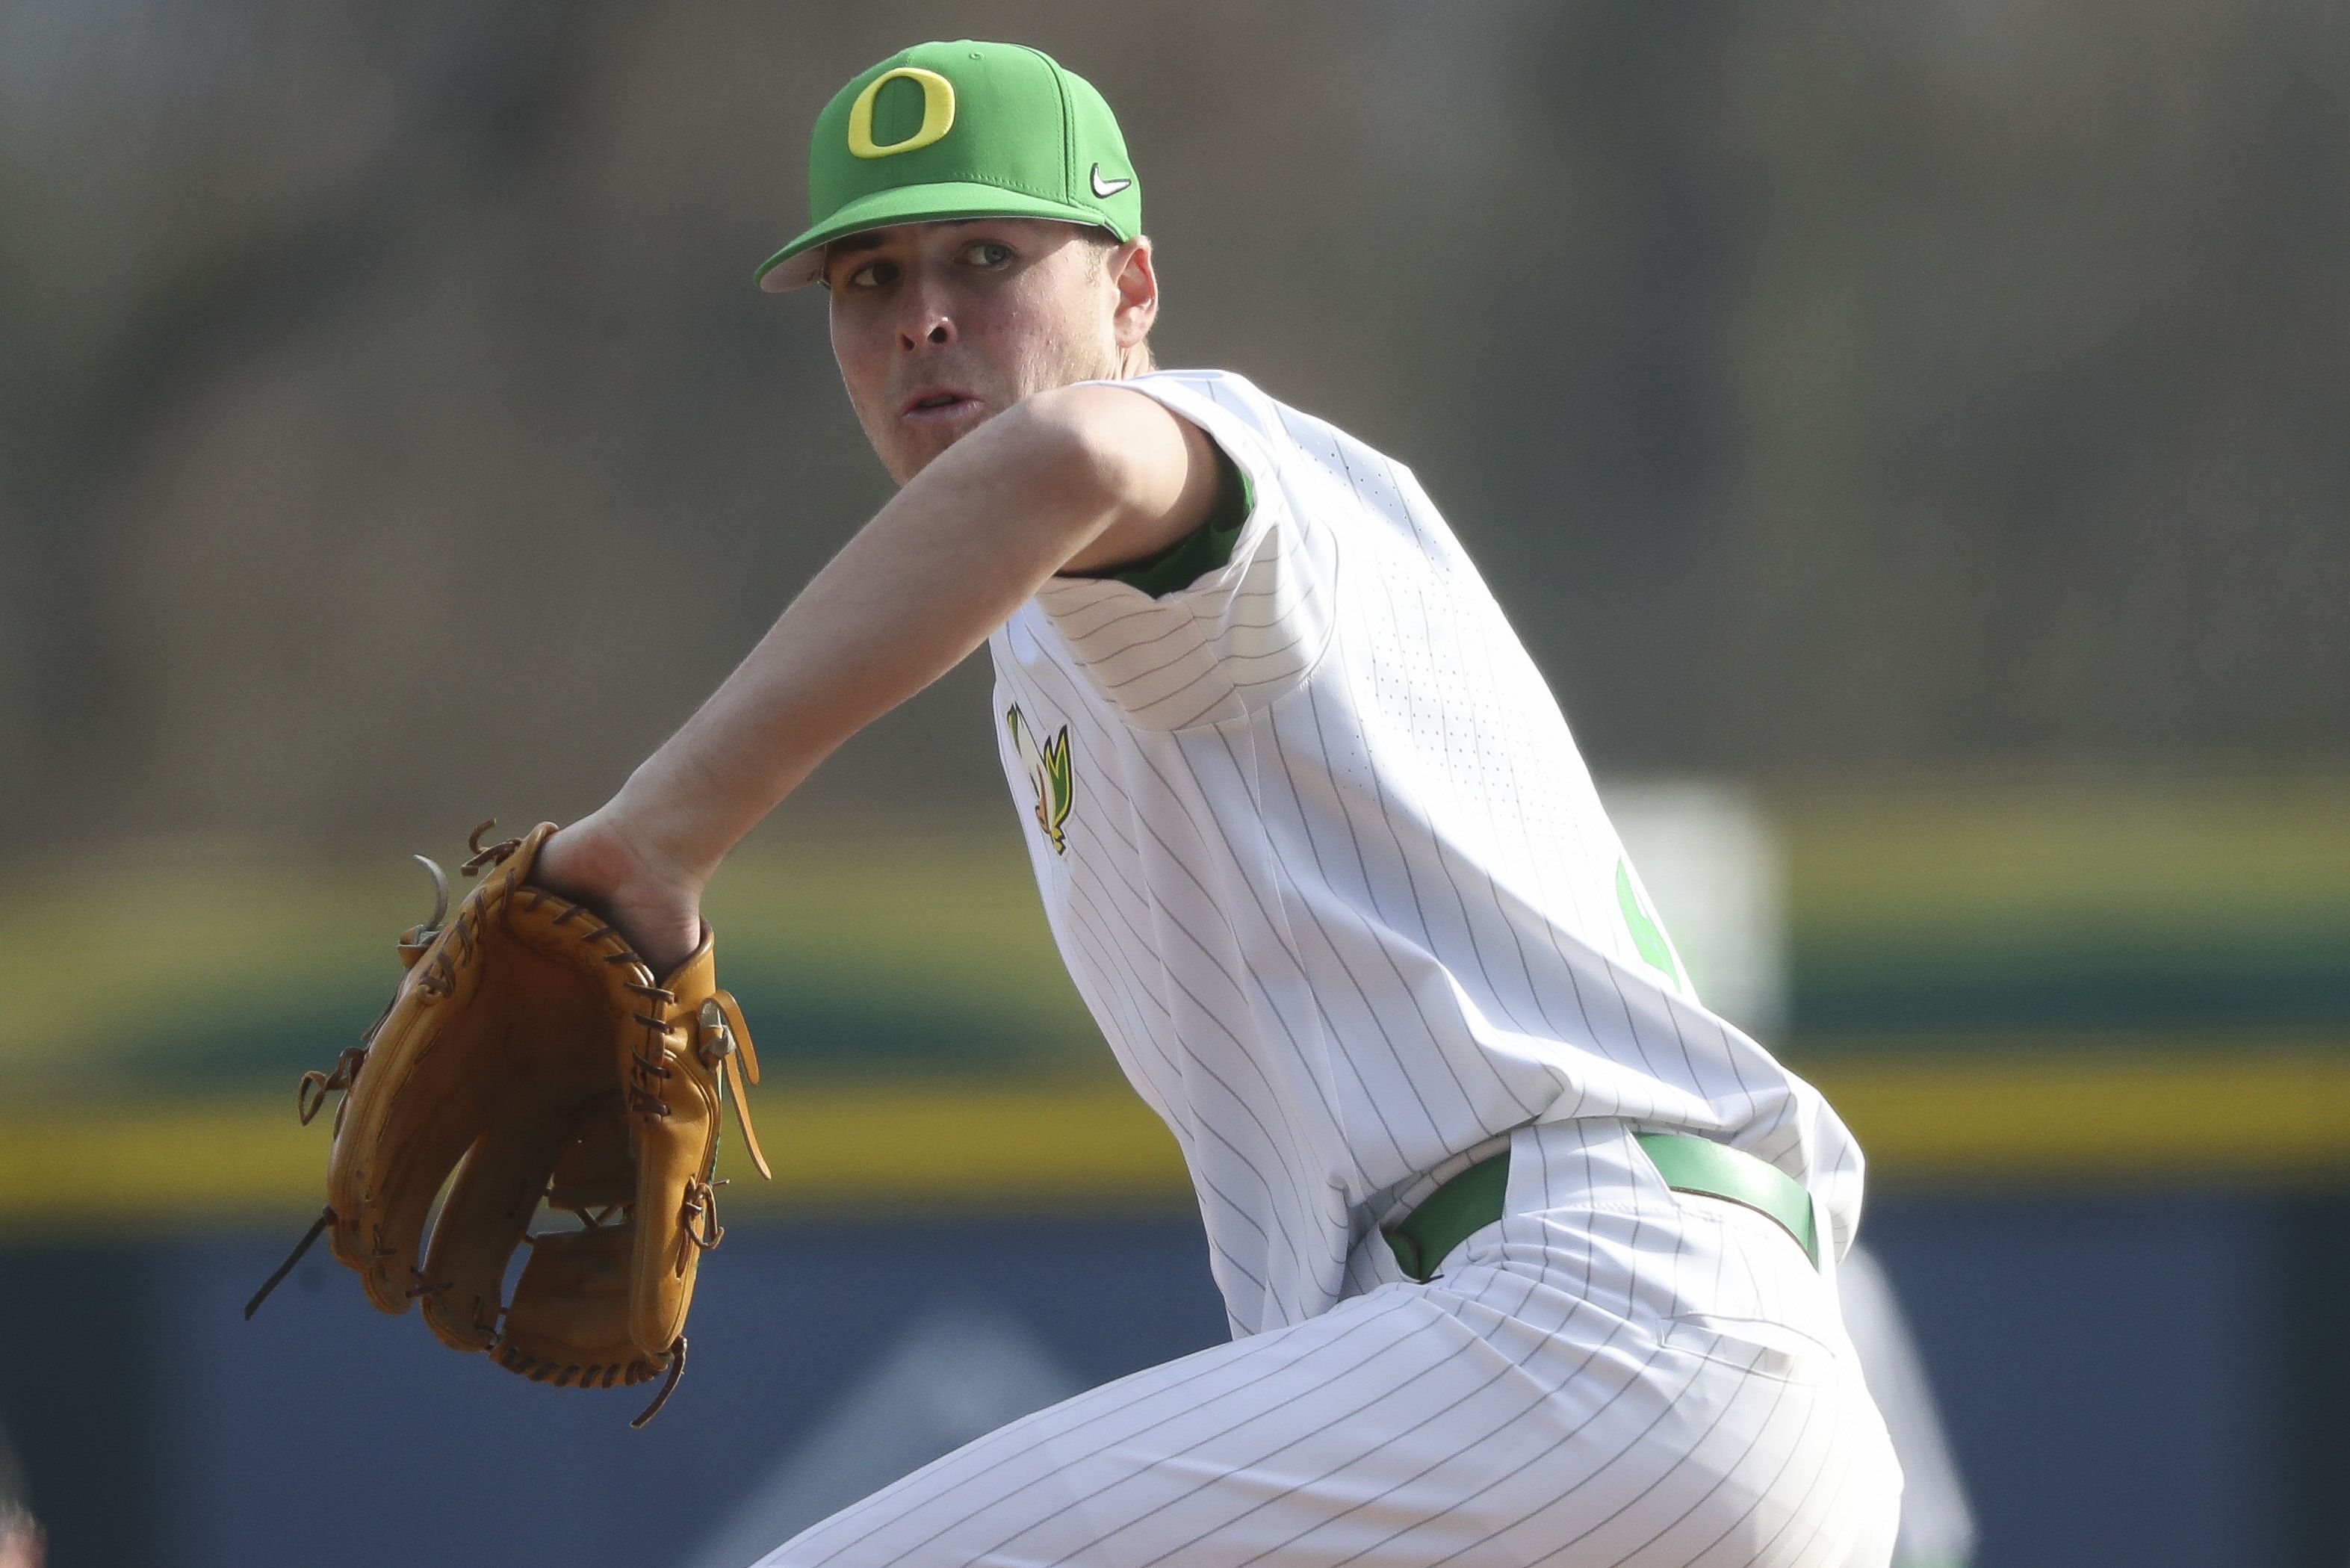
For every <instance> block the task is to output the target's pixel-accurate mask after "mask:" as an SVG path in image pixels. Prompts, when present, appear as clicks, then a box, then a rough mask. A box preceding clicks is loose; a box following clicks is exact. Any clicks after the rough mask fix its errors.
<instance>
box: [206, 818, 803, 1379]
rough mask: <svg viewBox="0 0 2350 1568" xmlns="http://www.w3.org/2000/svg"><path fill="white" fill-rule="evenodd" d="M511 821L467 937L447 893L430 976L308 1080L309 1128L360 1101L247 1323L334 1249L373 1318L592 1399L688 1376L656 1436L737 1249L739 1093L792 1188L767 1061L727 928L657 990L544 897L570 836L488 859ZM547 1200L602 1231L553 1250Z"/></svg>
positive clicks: (753, 1142) (611, 939)
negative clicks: (721, 973)
mask: <svg viewBox="0 0 2350 1568" xmlns="http://www.w3.org/2000/svg"><path fill="white" fill-rule="evenodd" d="M488 826H491V825H490V824H487V823H484V825H483V827H482V828H476V829H475V830H474V834H473V840H472V843H471V847H472V848H473V850H474V855H473V859H471V860H469V861H468V862H466V864H465V866H464V867H463V869H464V872H465V874H466V875H467V876H473V875H475V874H479V875H480V876H481V877H482V885H481V886H480V887H478V888H474V889H473V892H472V893H471V894H470V895H468V896H467V898H465V900H464V902H463V904H461V905H459V906H458V909H457V914H456V918H455V919H452V920H450V921H448V922H447V923H446V924H445V925H444V924H442V921H441V916H442V911H443V909H445V907H446V901H445V898H444V900H443V902H442V908H441V909H435V910H434V912H433V919H432V922H431V923H429V924H427V925H424V926H420V927H416V928H413V929H411V930H409V931H407V932H406V933H405V934H403V935H402V936H401V938H400V944H399V947H400V960H401V961H402V962H403V963H404V964H406V965H407V966H408V968H407V973H406V975H405V976H404V977H403V978H402V979H401V981H400V986H399V988H398V989H397V990H396V991H395V992H393V993H392V999H391V1002H390V1005H389V1006H388V1007H387V1008H386V1009H385V1011H384V1014H383V1017H382V1018H381V1019H380V1020H379V1021H378V1022H377V1023H376V1025H375V1027H374V1028H373V1029H372V1030H370V1031H369V1034H368V1038H367V1042H366V1044H362V1045H360V1046H359V1047H356V1048H354V1049H352V1050H349V1051H346V1052H344V1053H343V1056H342V1059H341V1060H340V1061H339V1062H338V1063H337V1064H336V1066H335V1069H334V1071H332V1072H331V1073H307V1074H305V1075H303V1079H302V1085H301V1094H300V1096H299V1099H300V1108H301V1114H302V1119H303V1120H304V1121H305V1122H307V1121H308V1120H309V1119H310V1118H311V1117H312V1116H315V1115H317V1111H318V1109H319V1107H320V1106H322V1105H323V1104H324V1102H325V1100H326V1096H327V1095H328V1092H329V1091H331V1090H335V1089H342V1090H344V1091H346V1093H345V1096H344V1100H343V1103H342V1105H341V1106H340V1107H339V1108H338V1110H337V1112H336V1115H335V1142H334V1152H333V1154H332V1155H331V1156H330V1158H329V1159H328V1167H327V1208H326V1210H325V1212H324V1213H322V1214H321V1215H320V1216H319V1218H318V1221H317V1224H316V1225H314V1226H312V1227H311V1231H310V1234H309V1236H308V1237H307V1238H305V1240H304V1241H303V1243H302V1245H301V1246H300V1247H297V1248H296V1249H295V1252H294V1256H293V1257H291V1258H288V1259H287V1260H286V1263H285V1265H284V1266H283V1267H281V1268H280V1269H279V1270H278V1271H277V1272H276V1274H275V1275H273V1276H271V1278H270V1280H269V1282H268V1283H267V1284H265V1285H264V1286H263V1287H262V1288H261V1291H260V1293H258V1294H256V1295H255V1297H254V1299H253V1301H252V1303H250V1304H248V1305H247V1306H246V1308H245V1315H246V1316H247V1317H251V1316H252V1315H253V1312H254V1309H255V1307H257V1306H259V1305H260V1304H261V1302H262V1299H263V1298H264V1297H265V1296H266V1295H267V1294H268V1293H269V1292H270V1291H271V1290H272V1289H274V1288H275V1287H276V1284H277V1282H279V1281H280V1280H282V1279H284V1278H285V1276H286V1273H287V1272H288V1271H290V1270H291V1269H292V1267H293V1266H294V1263H295V1262H296V1261H298V1260H299V1258H300V1257H301V1255H302V1252H303V1251H305V1250H307V1248H308V1246H309V1245H310V1243H311V1242H312V1241H316V1240H317V1236H318V1233H319V1232H320V1231H328V1230H331V1231H332V1233H333V1246H334V1252H335V1256H336V1257H338V1258H339V1259H341V1260H342V1262H345V1263H346V1264H348V1265H349V1266H350V1267H351V1268H352V1269H354V1270H356V1271H358V1272H359V1278H360V1280H361V1281H362V1282H364V1283H365V1285H366V1287H367V1293H368V1299H369V1301H372V1302H373V1303H375V1304H376V1305H377V1306H379V1307H380V1308H381V1309H382V1310H384V1311H385V1312H388V1313H395V1314H396V1313H404V1312H406V1311H407V1310H408V1304H409V1303H410V1302H411V1301H415V1300H419V1299H421V1300H422V1302H423V1303H424V1321H425V1323H426V1324H427V1326H429V1327H430V1328H431V1329H432V1332H433V1333H434V1334H436V1335H438V1336H439V1337H440V1339H441V1341H442V1343H443V1344H445V1345H451V1346H452V1347H453V1348H455V1349H458V1350H475V1351H487V1352H488V1353H489V1354H490V1355H491V1356H492V1357H493V1358H494V1359H495V1360H496V1361H497V1363H498V1365H499V1366H504V1367H506V1368H508V1369H509V1370H512V1371H515V1372H519V1373H522V1374H523V1375H524V1376H528V1377H531V1378H534V1379H536V1380H538V1381H540V1382H551V1383H555V1384H558V1385H576V1386H580V1387H597V1388H608V1387H610V1386H612V1385H613V1384H615V1383H641V1382H644V1381H646V1380H647V1379H649V1378H651V1377H654V1376H660V1374H662V1373H663V1372H666V1373H667V1374H668V1380H667V1381H666V1382H665V1383H664V1384H663V1385H662V1387H661V1391H660V1395H659V1396H658V1397H656V1398H655V1399H654V1400H653V1402H652V1405H651V1406H650V1407H649V1408H648V1409H647V1410H646V1411H645V1412H644V1414H643V1415H641V1416H639V1417H637V1419H636V1420H635V1421H634V1422H633V1423H632V1425H636V1426H642V1425H643V1424H644V1423H645V1422H646V1421H648V1420H650V1419H651V1418H652V1416H653V1413H654V1412H655V1411H657V1410H659V1409H660V1407H661V1405H662V1403H663V1402H664V1401H666V1400H667V1399H668V1397H669V1396H670V1392H671V1389H673V1388H675V1387H676V1386H677V1379H678V1377H679V1376H680V1375H681V1374H682V1373H683V1371H684V1369H685V1350H686V1342H685V1334H684V1328H685V1315H686V1308H687V1306H688V1305H689V1304H690V1303H691V1300H692V1297H693V1281H694V1274H695V1271H696V1269H697V1267H698V1266H699V1264H700V1262H701V1257H702V1253H703V1252H705V1251H709V1250H710V1249H711V1248H712V1247H714V1246H716V1245H717V1244H718V1241H719V1238H720V1237H721V1236H722V1235H723V1231H721V1230H720V1228H719V1224H718V1204H717V1197H716V1193H715V1190H714V1188H715V1186H716V1185H717V1184H716V1183H715V1182H714V1180H713V1176H714V1172H715V1169H716V1163H717V1156H718V1122H719V1109H718V1102H719V1096H720V1093H721V1087H720V1085H722V1083H723V1085H725V1086H726V1087H727V1088H728V1089H731V1090H732V1091H733V1100H734V1108H735V1114H736V1116H737V1117H738V1118H739V1120H740V1122H741V1125H742V1128H743V1144H744V1146H745V1147H747V1148H748V1149H749V1151H750V1155H751V1160H752V1163H753V1164H754V1165H755V1166H756V1167H757V1168H758V1170H759V1174H760V1175H762V1176H771V1175H772V1173H771V1172H770V1171H769V1170H768V1168H767V1161H766V1158H765V1156H764V1155H763V1154H761V1153H760V1151H759V1145H758V1139H757V1137H755V1136H754V1134H753V1132H752V1130H751V1118H750V1110H749V1106H748V1105H747V1103H746V1102H745V1099H744V1096H743V1081H744V1080H745V1079H748V1080H749V1081H750V1082H751V1083H754V1084H755V1083H757V1082H758V1081H759V1064H758V1059H757V1057H756V1056H755V1055H754V1054H753V1053H752V1049H751V1035H750V1032H749V1031H748V1030H747V1029H746V1028H744V1026H743V1014H742V1010H741V1009H740V1008H739V1007H738V1006H737V1005H736V1004H735V1002H734V999H733V997H732V996H731V995H729V994H728V993H727V992H723V991H721V990H719V989H718V988H717V978H716V969H715V967H714V965H713V963H712V958H711V937H710V928H709V927H708V926H707V925H704V926H703V927H702V943H701V946H700V947H699V948H697V949H696V950H694V952H693V953H692V955H691V957H689V958H687V959H686V960H685V961H683V962H682V963H681V964H680V965H678V967H677V969H676V971H674V972H673V973H671V974H670V975H668V976H667V977H666V978H664V979H662V980H661V981H660V982H659V983H658V984H656V983H655V982H654V980H653V976H652V973H651V971H649V970H648V969H647V968H646V967H645V964H644V962H643V961H642V960H640V959H639V958H638V956H637V955H636V953H635V952H634V951H632V950H630V948H629V944H628V941H627V940H626V939H624V938H623V937H621V936H620V934H619V932H618V931H616V930H614V929H612V928H611V927H610V926H609V925H608V924H607V923H606V922H605V921H604V920H603V919H601V918H599V917H598V915H597V914H596V913H595V912H594V911H593V910H592V909H587V907H586V906H584V905H579V904H574V903H570V902H568V901H567V900H565V899H563V898H557V897H556V896H555V895H554V894H552V893H548V892H546V891H545V890H544V889H541V888H534V887H532V886H531V885H530V881H529V877H530V868H531V864H532V861H533V859H534V857H536V855H537V853H538V848H539V846H541V845H542V844H544V843H546V840H547V838H548V837H549V836H551V835H552V834H553V833H554V832H555V825H554V824H553V823H541V824H540V825H539V826H537V827H536V828H534V829H532V830H531V832H530V834H529V835H528V836H525V837H522V838H513V839H508V840H506V841H505V842H504V843H502V844H496V845H493V846H490V847H488V848H483V847H482V845H481V835H482V832H483V831H484V829H486V828H487V827H488ZM418 858H419V859H421V858H422V857H421V856H420V857H418ZM425 865H426V867H428V868H429V869H431V870H432V873H433V876H434V878H435V880H436V882H437V881H439V880H440V870H439V868H438V867H433V866H432V863H431V862H430V861H426V862H425ZM730 1062H732V1063H733V1064H734V1071H733V1074H732V1075H729V1074H728V1072H727V1065H728V1064H729V1063H730ZM452 1168H455V1170H456V1179H455V1180H454V1181H453V1182H451V1181H449V1173H450V1171H451V1169H452ZM444 1183H446V1184H447V1185H448V1188H449V1192H448V1197H447V1199H446V1200H445V1201H444V1202H443V1203H442V1208H441V1213H440V1217H439V1219H438V1220H437V1221H436V1222H435V1223H434V1224H433V1226H432V1239H431V1242H430V1244H429V1246H426V1247H425V1249H424V1255H423V1262H422V1264H421V1266H420V1265H419V1263H418V1261H417V1251H418V1247H419V1244H420V1242H421V1241H423V1239H424V1228H425V1220H426V1217H427V1215H428V1214H429V1213H430V1211H431V1210H432V1202H433V1199H434V1198H435V1197H436V1196H438V1195H439V1194H440V1192H441V1189H442V1186H443V1184H444ZM542 1201H543V1202H544V1203H545V1205H546V1207H547V1208H548V1209H551V1210H564V1211H568V1213H569V1214H571V1215H573V1216H575V1217H576V1218H577V1221H578V1223H577V1225H576V1226H573V1227H567V1228H561V1229H555V1230H550V1231H546V1232H543V1233H541V1234H538V1235H531V1234H529V1231H530V1226H531V1223H532V1220H534V1219H535V1218H536V1215H537V1214H538V1212H539V1210H540V1206H541V1203H542ZM525 1243H527V1244H528V1245H529V1247H530V1249H531V1256H530V1261H529V1262H528V1263H527V1264H525V1266H524V1269H523V1272H522V1278H521V1280H520V1282H518V1283H517V1284H516V1285H515V1293H514V1299H513V1300H512V1301H511V1302H508V1301H505V1300H504V1292H503V1286H504V1277H505V1272H506V1265H507V1263H508V1262H509V1261H510V1260H511V1259H512V1258H513V1256H514V1250H515V1247H517V1246H520V1245H524V1244H525Z"/></svg>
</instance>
